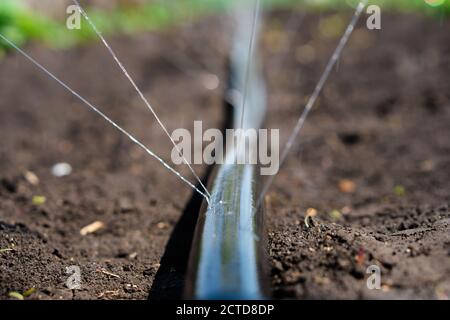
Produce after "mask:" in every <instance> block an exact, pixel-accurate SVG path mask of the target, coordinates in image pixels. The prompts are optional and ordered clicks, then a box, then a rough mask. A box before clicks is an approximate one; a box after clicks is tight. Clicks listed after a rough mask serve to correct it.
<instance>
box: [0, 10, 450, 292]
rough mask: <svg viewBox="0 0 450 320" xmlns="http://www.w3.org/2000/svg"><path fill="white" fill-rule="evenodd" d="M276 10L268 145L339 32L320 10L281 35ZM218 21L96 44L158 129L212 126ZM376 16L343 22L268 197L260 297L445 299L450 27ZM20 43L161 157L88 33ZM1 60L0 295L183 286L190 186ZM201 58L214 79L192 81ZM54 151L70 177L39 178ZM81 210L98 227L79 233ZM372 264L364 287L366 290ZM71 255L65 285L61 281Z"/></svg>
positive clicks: (148, 123) (287, 124)
mask: <svg viewBox="0 0 450 320" xmlns="http://www.w3.org/2000/svg"><path fill="white" fill-rule="evenodd" d="M288 16H289V13H288V12H282V11H280V12H274V13H271V14H270V15H269V16H268V17H267V20H266V27H265V31H264V34H263V41H262V47H263V52H265V57H264V60H265V66H266V75H267V81H268V90H269V106H270V111H269V116H268V119H269V120H268V126H269V127H271V128H281V130H280V133H281V141H285V140H286V138H287V136H288V134H289V133H290V130H291V128H292V127H293V126H294V124H295V121H296V119H297V118H298V116H299V114H300V112H301V110H302V107H303V105H304V102H305V100H306V99H307V97H308V95H309V94H310V93H311V92H312V90H313V88H314V85H315V84H316V82H317V80H318V78H319V76H320V73H321V71H322V70H323V68H324V65H325V63H326V61H327V59H328V58H329V57H330V55H331V54H332V51H333V49H334V47H335V46H336V43H337V41H338V39H337V38H336V37H324V36H323V35H322V34H321V33H320V32H319V31H318V30H320V21H323V20H324V19H326V18H328V17H329V16H330V14H321V15H319V14H307V15H306V16H304V17H303V18H302V23H301V26H299V25H297V26H295V29H292V30H287V32H285V31H286V30H285V31H283V27H285V22H286V20H288ZM299 17H300V15H299ZM344 18H345V19H347V18H348V16H346V17H344ZM345 19H344V21H346V20H345ZM217 21H218V19H217V18H215V17H213V18H208V19H204V20H202V21H201V22H198V23H196V24H195V25H194V26H180V27H174V28H172V29H170V30H166V31H161V32H157V33H156V32H155V33H146V34H141V35H136V36H117V37H115V38H114V39H112V40H111V42H112V46H113V47H114V48H115V49H116V51H117V53H118V54H119V56H120V57H122V59H123V60H124V63H125V65H126V66H127V67H128V68H129V69H130V72H131V74H132V75H133V76H135V78H136V80H137V83H138V85H139V86H140V87H141V88H143V90H144V92H145V94H146V96H148V97H151V103H152V104H153V106H154V108H155V109H156V111H157V112H158V114H159V115H160V117H161V119H162V121H163V122H164V123H165V124H166V125H167V127H168V130H169V132H171V131H173V130H174V129H176V128H180V127H184V128H188V129H191V128H193V121H194V120H203V121H204V126H205V127H221V126H222V118H223V115H222V114H223V101H222V98H223V89H224V88H223V84H224V83H225V79H226V72H225V68H226V56H225V54H224V53H225V52H227V50H228V45H229V35H227V34H226V33H224V32H223V31H222V29H221V25H220V23H218V22H217ZM382 27H383V29H382V30H381V31H369V30H367V29H366V28H365V27H364V26H363V24H361V25H360V26H359V27H358V28H357V29H356V31H355V34H354V35H353V37H352V39H351V41H350V43H349V46H348V48H347V49H346V50H345V52H344V54H343V57H342V58H341V59H340V62H339V66H338V69H337V71H336V72H333V75H332V76H331V78H330V80H329V82H328V83H327V85H326V88H325V90H324V92H323V94H322V95H321V98H320V99H319V101H318V104H317V108H316V109H315V110H314V111H313V112H312V114H311V116H310V118H309V119H308V121H307V124H306V126H305V128H304V131H302V136H301V138H300V139H299V140H298V141H299V142H298V143H297V144H296V145H295V147H294V149H293V150H292V153H291V155H290V157H289V158H288V160H287V162H286V164H285V166H284V167H283V168H282V169H281V170H280V173H279V176H278V177H277V179H276V180H275V183H274V185H273V187H272V189H271V191H270V192H269V193H268V195H267V197H266V209H267V210H266V215H267V217H266V221H267V229H268V233H269V241H268V247H267V251H268V253H269V255H268V256H269V260H270V266H271V267H270V281H271V285H272V289H273V296H274V297H275V298H288V299H290V298H294V299H334V298H338V299H371V298H387V299H402V298H412V299H422V298H426V299H435V298H439V299H440V298H444V299H445V298H448V296H449V294H450V233H449V224H450V208H449V206H450V191H449V190H450V143H449V142H450V126H449V125H448V124H449V122H450V90H449V86H448V83H449V76H448V75H449V71H450V68H449V66H450V61H449V56H450V55H449V54H450V37H449V33H448V32H447V31H448V30H449V28H450V23H449V22H448V21H438V20H435V19H430V18H424V17H418V16H412V15H388V14H385V15H383V25H382ZM195 44H197V46H194V45H195ZM196 48H197V49H196ZM204 48H205V49H204ZM203 49H204V51H202V50H203ZM27 52H29V53H31V54H32V55H33V56H34V57H35V58H36V59H37V60H38V61H40V62H42V63H43V64H44V65H45V66H47V67H48V68H49V69H50V70H51V71H53V72H55V73H56V74H57V75H58V76H60V77H61V78H62V79H63V80H64V81H67V83H68V84H70V85H71V86H73V87H74V89H76V90H77V91H78V92H80V93H81V94H82V95H84V96H85V97H86V98H87V99H88V100H90V101H91V102H93V103H94V104H95V105H98V106H99V107H100V109H101V110H102V111H104V112H105V113H107V114H108V115H110V116H111V117H112V118H113V119H114V120H116V121H118V122H119V124H121V125H123V126H124V127H125V128H126V129H128V130H130V132H132V133H133V134H135V135H136V136H137V137H138V138H139V139H141V140H142V141H143V142H144V143H145V144H146V145H148V146H149V147H150V148H152V150H154V151H155V152H156V153H157V154H159V155H162V157H163V158H164V159H165V160H167V161H170V152H171V144H170V142H169V141H168V139H167V137H166V136H165V135H164V133H163V132H162V130H161V129H160V127H159V126H158V124H157V123H156V121H154V119H153V118H152V115H151V113H150V112H149V110H146V108H145V106H143V105H142V103H141V101H140V100H139V98H138V97H137V96H136V94H135V93H134V92H133V91H132V89H131V87H130V85H129V84H128V83H127V82H126V80H125V79H124V77H123V75H121V74H120V72H119V71H118V69H117V68H116V67H115V66H114V64H113V61H112V60H111V59H110V58H109V57H108V55H107V52H106V51H105V49H104V48H103V47H101V45H100V44H89V45H85V46H82V47H79V48H76V49H71V50H68V51H53V50H48V49H47V48H43V47H42V46H40V45H30V46H28V47H27ZM177 52H178V53H177ZM311 52H312V54H311ZM0 68H1V70H2V74H1V76H0V115H1V116H0V137H1V144H0V181H1V182H0V250H1V251H0V298H1V299H8V293H9V292H11V291H17V292H25V291H26V290H28V289H30V288H34V289H35V292H34V293H33V294H31V295H30V296H29V297H28V299H147V298H151V299H169V298H177V297H181V294H182V289H183V281H184V274H185V271H186V270H185V269H186V265H185V261H186V259H187V255H188V252H189V248H190V240H191V238H190V237H191V236H192V230H193V227H195V218H196V211H198V206H199V201H198V198H197V197H196V196H195V194H194V193H193V192H192V190H191V189H189V187H187V186H186V185H184V184H183V183H182V182H180V181H179V180H178V179H177V178H176V177H175V176H173V175H172V174H170V173H169V172H168V171H167V170H165V169H164V168H163V167H162V166H160V165H159V164H158V163H157V162H156V161H155V160H153V159H151V158H149V157H148V156H147V155H146V154H145V153H144V152H143V151H141V150H140V149H139V148H138V147H136V146H134V145H132V144H131V143H130V142H129V141H127V140H126V139H125V138H124V137H123V136H122V135H120V134H119V133H118V132H117V131H115V130H114V129H113V128H111V126H109V125H108V124H107V123H105V122H104V121H102V120H101V119H100V118H99V117H98V116H97V115H95V114H93V113H92V112H90V111H89V110H87V108H85V107H84V106H83V105H81V104H80V103H79V102H78V101H77V100H75V98H73V97H71V96H70V95H69V94H68V93H66V92H65V91H63V90H62V89H60V88H59V87H58V86H57V85H56V84H55V83H54V82H52V81H50V80H49V79H48V78H46V76H45V75H43V74H42V73H41V72H39V71H38V70H36V68H34V67H33V66H32V65H30V64H29V63H28V62H25V60H23V58H21V57H20V56H18V55H16V54H14V53H11V54H9V55H8V56H6V57H5V58H3V59H2V60H0ZM206 70H208V71H209V72H212V73H214V74H216V75H218V76H219V78H220V79H221V80H222V81H221V83H222V84H221V85H220V86H219V88H217V89H215V90H208V89H206V87H205V81H206V80H208V79H209V78H211V77H208V76H207V73H205V71H206ZM206 86H209V83H206ZM59 162H68V163H70V164H71V166H72V168H73V172H72V173H71V174H70V175H69V176H66V177H63V178H58V177H55V176H53V175H52V174H51V168H52V166H53V165H54V164H56V163H59ZM178 169H180V170H181V171H182V173H183V174H186V175H188V173H189V171H188V170H187V169H186V168H185V167H183V166H181V167H179V168H178ZM195 169H196V171H197V172H198V173H199V174H200V175H201V176H202V177H205V176H206V175H207V172H208V170H207V168H206V167H203V166H196V167H195ZM27 172H28V174H26V173H27ZM29 172H32V173H34V175H35V176H36V177H38V179H39V181H38V183H37V181H35V180H36V179H33V178H35V177H34V176H33V175H30V173H29ZM30 177H31V178H30ZM36 196H44V197H45V201H41V202H44V203H40V204H38V202H36V200H42V199H39V198H38V199H36V198H35V197H36ZM33 198H35V199H34V200H35V201H33ZM311 208H314V210H312V209H311ZM308 209H310V210H309V211H308ZM307 211H308V212H309V213H310V214H311V213H313V217H309V218H307V219H306V220H305V216H306V212H307ZM314 214H315V215H314ZM95 221H101V222H102V223H103V224H104V226H103V228H101V229H99V230H97V231H96V232H94V233H91V234H88V235H84V236H83V235H81V234H80V230H81V229H82V228H83V227H85V226H87V225H89V224H91V223H93V222H95ZM371 265H376V266H378V267H379V268H380V272H381V289H380V290H369V289H368V288H367V285H366V281H367V279H368V277H369V276H370V275H369V274H367V273H366V270H367V268H368V267H369V266H371ZM70 266H78V267H79V268H80V270H81V288H80V289H74V290H70V289H68V288H67V287H66V281H67V279H68V278H69V276H70V273H66V271H67V270H66V268H67V267H70Z"/></svg>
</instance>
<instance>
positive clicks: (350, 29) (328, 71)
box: [259, 0, 367, 204]
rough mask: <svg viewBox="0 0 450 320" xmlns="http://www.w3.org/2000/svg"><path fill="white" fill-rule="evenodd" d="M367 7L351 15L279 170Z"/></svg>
mask: <svg viewBox="0 0 450 320" xmlns="http://www.w3.org/2000/svg"><path fill="white" fill-rule="evenodd" d="M366 5H367V0H363V1H360V2H359V4H358V6H357V7H356V10H355V13H354V14H353V17H352V19H351V21H350V23H349V25H348V26H347V29H346V30H345V32H344V35H343V36H342V38H341V39H340V41H339V44H338V46H337V48H336V50H335V51H334V53H333V55H332V56H331V58H330V60H329V61H328V63H327V66H326V67H325V71H324V72H323V73H322V76H321V77H320V79H319V82H318V83H317V85H316V87H315V89H314V92H313V94H312V95H311V97H310V98H309V100H308V102H307V104H306V106H305V109H304V110H303V113H302V114H301V116H300V118H299V119H298V121H297V124H296V125H295V127H294V129H293V130H292V133H291V135H290V136H289V139H288V141H287V143H286V145H285V147H284V148H283V151H282V153H281V157H280V168H281V166H282V165H283V163H284V162H285V160H286V158H287V156H288V154H289V152H290V151H291V149H292V146H293V145H294V142H295V140H296V139H297V138H298V136H299V133H300V131H301V130H302V128H303V126H304V125H305V121H306V118H307V117H308V115H309V113H310V112H311V110H312V108H313V107H314V104H315V103H316V100H317V98H318V97H319V95H320V93H321V92H322V89H323V87H324V85H325V83H326V82H327V80H328V78H329V77H330V74H331V71H332V70H333V68H334V66H335V65H336V63H337V61H338V60H339V58H340V57H341V55H342V51H343V50H344V48H345V46H346V44H347V42H348V40H349V39H350V36H351V34H352V33H353V30H354V28H355V25H356V23H357V22H358V20H359V18H360V16H361V13H362V12H363V10H364V8H365V7H366ZM275 177H276V175H273V176H270V178H269V179H268V180H267V182H266V184H265V185H264V188H263V191H262V192H261V195H260V198H259V204H261V203H262V201H263V199H264V196H265V194H266V193H267V191H268V190H269V188H270V186H271V185H272V183H273V181H274V179H275Z"/></svg>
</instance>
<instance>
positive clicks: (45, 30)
mask: <svg viewBox="0 0 450 320" xmlns="http://www.w3.org/2000/svg"><path fill="white" fill-rule="evenodd" d="M430 1H431V0H430ZM441 1H443V0H441ZM263 2H264V4H265V5H266V6H277V7H291V8H294V7H295V8H306V9H307V10H318V9H320V10H327V9H328V10H345V9H349V8H351V7H354V6H355V5H356V3H358V0H263ZM230 3H232V1H230V0H182V1H181V0H164V1H156V0H155V1H151V2H148V3H147V4H144V5H142V6H138V7H137V6H122V7H118V8H116V9H114V10H112V11H107V12H106V11H102V10H98V9H92V8H88V10H87V11H88V12H89V15H90V16H91V18H92V19H93V20H94V21H95V23H96V24H97V25H98V27H99V28H100V30H102V32H103V33H105V34H110V33H116V32H119V33H133V32H136V31H144V30H154V29H158V28H162V27H165V26H169V25H172V24H176V23H179V22H180V21H184V20H185V19H186V18H188V17H192V16H193V17H196V16H201V15H203V14H206V13H208V12H217V11H220V10H224V9H226V7H227V6H229V5H230ZM370 3H371V4H378V5H380V6H381V7H382V9H384V10H393V11H402V12H409V13H412V12H415V13H420V14H426V15H430V16H434V17H438V18H448V17H449V16H450V0H445V1H444V3H442V4H441V5H439V6H436V7H433V6H431V5H429V4H427V3H426V2H425V0H372V1H370ZM0 33H2V34H4V35H5V36H6V37H8V38H9V39H11V40H13V41H14V42H15V43H17V44H19V45H23V44H25V43H26V42H28V41H30V40H36V41H40V42H43V43H45V44H47V45H49V46H51V47H56V48H67V47H70V46H73V45H76V44H79V43H82V42H84V41H87V40H89V39H92V38H93V37H94V36H95V35H94V34H93V32H92V30H91V29H90V28H81V29H80V30H76V31H68V30H67V28H66V27H65V23H64V21H56V20H54V19H51V18H49V17H46V16H44V15H42V14H38V13H36V12H33V11H31V10H29V9H27V8H26V7H25V6H24V5H23V4H22V1H21V0H1V1H0ZM6 49H7V46H6V44H4V43H2V42H1V41H0V54H1V53H2V51H5V50H6Z"/></svg>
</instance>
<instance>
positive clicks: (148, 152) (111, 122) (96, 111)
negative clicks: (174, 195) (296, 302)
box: [0, 33, 209, 203]
mask: <svg viewBox="0 0 450 320" xmlns="http://www.w3.org/2000/svg"><path fill="white" fill-rule="evenodd" d="M0 39H2V40H3V41H4V42H6V43H7V44H8V45H10V46H11V47H12V48H14V49H15V50H17V52H19V53H20V54H21V55H22V56H24V57H25V58H26V59H27V60H29V61H30V62H31V63H33V64H34V65H35V66H36V67H38V68H39V69H40V70H42V71H43V72H44V73H45V74H47V75H48V76H49V77H50V78H51V79H53V80H55V81H56V82H57V83H58V84H60V85H61V86H62V87H63V88H64V89H66V90H67V91H69V92H70V93H71V94H72V95H74V96H75V97H76V98H78V99H79V100H80V101H81V102H83V103H84V104H85V105H87V106H88V107H89V108H90V109H91V110H92V111H94V112H95V113H97V114H98V115H99V116H100V117H102V118H103V119H104V120H105V121H107V122H108V123H109V124H111V125H112V126H113V127H114V128H116V129H117V130H119V131H120V132H121V133H122V134H124V135H125V136H127V137H128V138H129V139H130V140H131V141H132V142H133V143H135V144H136V145H138V146H139V147H140V148H142V149H143V150H144V151H145V152H146V153H147V154H149V155H150V156H151V157H153V158H155V159H156V160H157V161H159V162H160V163H161V164H162V165H163V166H164V167H165V168H166V169H167V170H169V171H170V172H172V173H173V174H175V175H176V176H177V177H178V178H179V179H180V180H182V181H183V182H184V183H186V184H187V185H189V186H190V187H191V188H192V189H194V190H195V191H196V192H198V193H199V194H201V195H202V196H203V197H204V198H205V199H206V201H208V203H209V197H208V195H207V194H205V193H204V192H202V191H201V190H199V189H198V188H197V187H196V186H195V185H193V184H192V183H191V182H189V181H188V180H187V179H186V178H185V177H183V176H182V175H181V174H180V173H179V172H178V171H176V170H175V169H173V168H172V167H171V166H170V165H168V164H167V163H166V162H165V161H164V160H163V159H162V158H160V157H159V156H158V155H156V154H155V153H154V152H153V151H151V150H150V149H149V148H147V147H146V146H145V145H144V144H143V143H141V142H140V141H139V140H138V139H136V138H135V137H134V136H133V135H132V134H130V133H129V132H128V131H126V130H125V129H123V128H122V127H120V126H119V125H118V124H116V123H115V122H114V121H113V120H111V119H110V118H109V117H108V116H106V115H105V114H104V113H103V112H101V111H100V110H99V109H98V108H97V107H95V106H94V105H93V104H92V103H90V102H89V101H88V100H86V99H85V98H84V97H82V96H81V95H80V94H78V93H77V92H76V91H75V90H73V89H72V88H71V87H69V86H68V85H67V84H66V83H64V82H63V81H62V80H60V79H59V78H58V77H56V76H55V75H54V74H53V73H51V72H50V71H49V70H48V69H47V68H45V67H44V66H43V65H41V64H40V63H39V62H37V61H36V60H35V59H34V58H33V57H31V56H30V55H29V54H27V53H26V52H25V51H23V50H22V49H20V48H19V47H18V46H17V45H16V44H15V43H13V42H12V41H11V40H9V39H8V38H6V37H5V36H4V35H3V34H1V33H0Z"/></svg>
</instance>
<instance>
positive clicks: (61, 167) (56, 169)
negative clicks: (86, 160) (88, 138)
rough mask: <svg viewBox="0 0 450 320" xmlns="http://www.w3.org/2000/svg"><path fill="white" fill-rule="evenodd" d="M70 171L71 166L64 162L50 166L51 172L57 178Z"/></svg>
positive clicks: (68, 173) (66, 174)
mask: <svg viewBox="0 0 450 320" xmlns="http://www.w3.org/2000/svg"><path fill="white" fill-rule="evenodd" d="M71 173H72V166H71V165H70V164H68V163H65V162H61V163H57V164H55V165H54V166H53V167H52V174H53V175H54V176H55V177H58V178H60V177H65V176H68V175H70V174H71Z"/></svg>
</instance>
